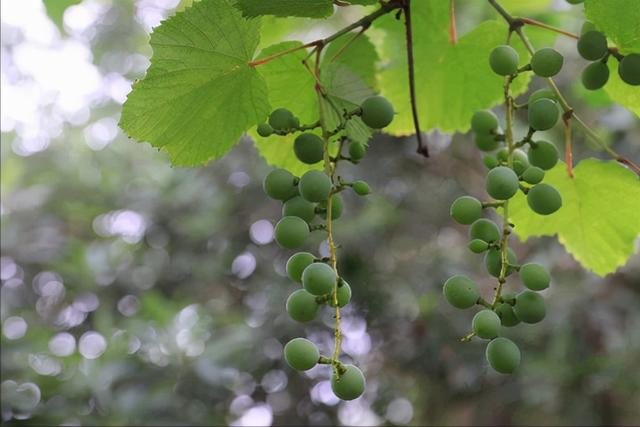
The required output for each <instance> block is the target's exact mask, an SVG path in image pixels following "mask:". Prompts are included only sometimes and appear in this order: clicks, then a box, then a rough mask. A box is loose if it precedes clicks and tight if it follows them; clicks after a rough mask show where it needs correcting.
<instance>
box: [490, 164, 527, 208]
mask: <svg viewBox="0 0 640 427" xmlns="http://www.w3.org/2000/svg"><path fill="white" fill-rule="evenodd" d="M518 188H519V183H518V175H516V173H515V172H514V171H513V170H511V169H510V168H508V167H506V166H498V167H497V168H493V169H491V170H490V171H489V173H488V174H487V181H486V189H487V193H489V195H490V196H491V197H493V198H494V199H497V200H507V199H510V198H511V197H513V196H514V195H515V194H516V193H517V192H518Z"/></svg>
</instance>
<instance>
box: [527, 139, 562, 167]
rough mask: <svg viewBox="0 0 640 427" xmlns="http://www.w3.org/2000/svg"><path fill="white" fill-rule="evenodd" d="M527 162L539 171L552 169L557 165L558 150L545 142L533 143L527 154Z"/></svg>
mask: <svg viewBox="0 0 640 427" xmlns="http://www.w3.org/2000/svg"><path fill="white" fill-rule="evenodd" d="M527 156H528V158H529V162H530V163H531V164H532V165H533V166H537V167H539V168H540V169H544V170H549V169H552V168H553V167H554V166H555V165H556V163H558V158H559V156H560V155H559V154H558V149H557V148H556V146H555V145H554V144H552V143H550V142H547V141H535V142H534V143H532V144H531V147H530V148H529V152H528V153H527Z"/></svg>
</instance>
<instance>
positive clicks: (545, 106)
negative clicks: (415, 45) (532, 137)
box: [529, 98, 560, 130]
mask: <svg viewBox="0 0 640 427" xmlns="http://www.w3.org/2000/svg"><path fill="white" fill-rule="evenodd" d="M559 117H560V111H559V110H558V105H557V104H556V103H555V102H554V101H552V100H550V99H546V98H543V99H538V100H537V101H536V102H534V103H533V104H530V105H529V126H531V127H532V128H533V129H535V130H547V129H551V128H552V127H554V126H555V124H556V123H557V122H558V118H559Z"/></svg>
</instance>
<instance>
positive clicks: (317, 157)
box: [293, 132, 324, 165]
mask: <svg viewBox="0 0 640 427" xmlns="http://www.w3.org/2000/svg"><path fill="white" fill-rule="evenodd" d="M293 152H294V153H295V155H296V157H297V158H298V160H300V161H301V162H302V163H306V164H308V165H312V164H314V163H318V162H319V161H321V160H322V159H323V157H324V142H323V141H322V138H320V137H319V136H318V135H316V134H315V133H309V132H306V133H303V134H300V135H298V137H297V138H296V140H295V141H294V142H293Z"/></svg>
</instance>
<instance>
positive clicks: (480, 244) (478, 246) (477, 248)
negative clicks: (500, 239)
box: [469, 239, 489, 254]
mask: <svg viewBox="0 0 640 427" xmlns="http://www.w3.org/2000/svg"><path fill="white" fill-rule="evenodd" d="M487 249H489V244H488V243H487V242H485V241H484V240H480V239H474V240H472V241H470V242H469V250H471V252H473V253H476V254H480V253H482V252H484V251H486V250H487Z"/></svg>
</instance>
